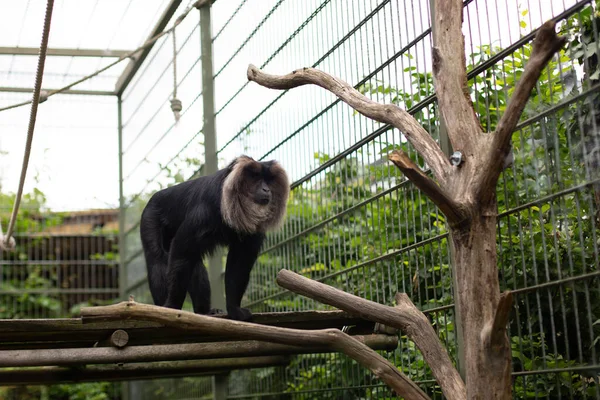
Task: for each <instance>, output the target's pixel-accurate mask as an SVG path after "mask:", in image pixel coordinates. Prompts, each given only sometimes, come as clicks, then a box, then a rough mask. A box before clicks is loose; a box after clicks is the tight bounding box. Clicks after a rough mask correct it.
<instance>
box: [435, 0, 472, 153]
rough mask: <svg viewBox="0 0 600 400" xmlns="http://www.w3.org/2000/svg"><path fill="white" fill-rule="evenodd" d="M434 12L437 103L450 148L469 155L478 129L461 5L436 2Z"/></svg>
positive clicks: (451, 1) (445, 0)
mask: <svg viewBox="0 0 600 400" xmlns="http://www.w3.org/2000/svg"><path fill="white" fill-rule="evenodd" d="M434 9H435V17H434V18H435V19H434V21H433V24H434V25H435V29H434V30H433V32H434V34H435V38H434V41H433V43H435V47H434V48H433V51H432V56H433V76H434V78H435V89H436V93H437V98H438V104H439V107H440V111H441V113H442V116H443V118H444V121H445V123H446V126H447V129H448V133H449V137H450V141H451V143H452V147H453V148H454V149H455V150H460V151H462V152H463V153H469V150H471V149H472V145H473V142H474V141H475V139H476V138H477V136H479V134H481V133H482V129H481V124H480V123H479V120H478V119H477V115H476V114H475V110H474V109H473V103H472V101H471V97H470V95H469V87H468V85H467V70H466V63H465V38H464V36H463V33H462V21H463V20H462V16H463V2H462V1H461V0H442V1H440V0H436V1H435V3H434Z"/></svg>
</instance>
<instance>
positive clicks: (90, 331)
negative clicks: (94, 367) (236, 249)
mask: <svg viewBox="0 0 600 400" xmlns="http://www.w3.org/2000/svg"><path fill="white" fill-rule="evenodd" d="M253 318H254V322H256V323H258V324H262V325H271V326H279V327H284V328H294V329H326V328H338V329H341V328H343V327H352V329H351V330H350V333H352V334H361V333H372V332H373V331H375V323H374V322H371V321H366V320H364V319H362V318H359V317H356V316H353V315H350V314H348V313H346V312H343V311H339V310H336V311H304V312H275V313H255V314H253ZM117 329H122V330H124V331H126V332H127V334H128V335H129V345H131V346H133V345H144V344H173V343H185V342H194V343H198V342H207V341H209V342H215V341H223V340H228V339H227V337H225V336H223V335H220V336H218V337H215V336H212V337H210V336H207V335H199V334H198V333H197V332H194V331H193V330H181V329H176V328H171V327H166V326H163V325H161V324H159V323H156V322H148V321H135V320H128V321H113V322H105V321H95V322H90V323H86V324H83V323H82V320H81V319H80V318H58V319H20V320H19V319H0V349H27V348H43V347H46V348H49V347H52V348H60V347H91V346H92V345H94V344H95V343H96V342H102V341H103V340H106V339H108V338H109V337H110V335H112V333H113V332H114V331H115V330H117ZM378 332H379V331H378ZM46 343H51V345H49V344H46Z"/></svg>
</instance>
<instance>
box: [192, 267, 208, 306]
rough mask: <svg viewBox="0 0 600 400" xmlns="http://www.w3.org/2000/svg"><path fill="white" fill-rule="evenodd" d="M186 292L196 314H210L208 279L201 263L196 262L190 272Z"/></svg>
mask: <svg viewBox="0 0 600 400" xmlns="http://www.w3.org/2000/svg"><path fill="white" fill-rule="evenodd" d="M188 292H189V293H190V297H191V299H192V304H193V305H194V312H195V313H196V314H210V311H211V310H210V281H209V280H208V272H207V271H206V267H205V266H204V264H203V263H198V265H196V266H195V268H194V272H192V280H191V281H190V285H189V287H188Z"/></svg>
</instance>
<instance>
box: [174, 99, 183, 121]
mask: <svg viewBox="0 0 600 400" xmlns="http://www.w3.org/2000/svg"><path fill="white" fill-rule="evenodd" d="M181 110H182V106H181V100H179V99H178V98H176V97H174V98H172V99H171V111H173V114H175V121H179V117H180V116H181V114H180V113H181Z"/></svg>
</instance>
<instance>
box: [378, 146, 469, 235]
mask: <svg viewBox="0 0 600 400" xmlns="http://www.w3.org/2000/svg"><path fill="white" fill-rule="evenodd" d="M388 158H389V159H390V161H392V162H393V163H394V165H395V166H396V167H398V168H399V169H400V171H402V173H403V174H404V175H405V176H406V177H407V178H408V179H410V181H411V182H412V183H414V185H415V186H416V187H418V188H419V189H420V190H421V191H422V192H423V193H424V194H425V195H426V196H427V197H429V198H430V199H431V201H432V202H433V203H434V204H435V205H436V206H438V207H439V209H440V210H441V211H442V212H443V213H444V215H445V216H446V218H447V219H448V222H449V223H450V225H453V226H455V225H459V224H460V223H461V222H463V221H464V220H465V219H466V218H467V217H466V215H465V214H464V213H463V212H462V209H461V208H460V206H459V205H458V204H457V203H456V202H455V201H454V200H453V199H452V197H450V196H449V195H448V194H447V193H446V192H445V191H444V189H442V188H441V187H440V186H439V185H438V184H437V183H435V182H434V181H433V179H431V178H429V177H428V176H427V175H426V174H425V173H424V172H423V171H421V168H419V166H418V165H416V164H415V163H414V162H413V161H412V160H411V159H410V157H408V155H407V154H406V153H404V152H403V151H398V150H395V151H393V152H392V153H391V154H390V155H389V156H388Z"/></svg>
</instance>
